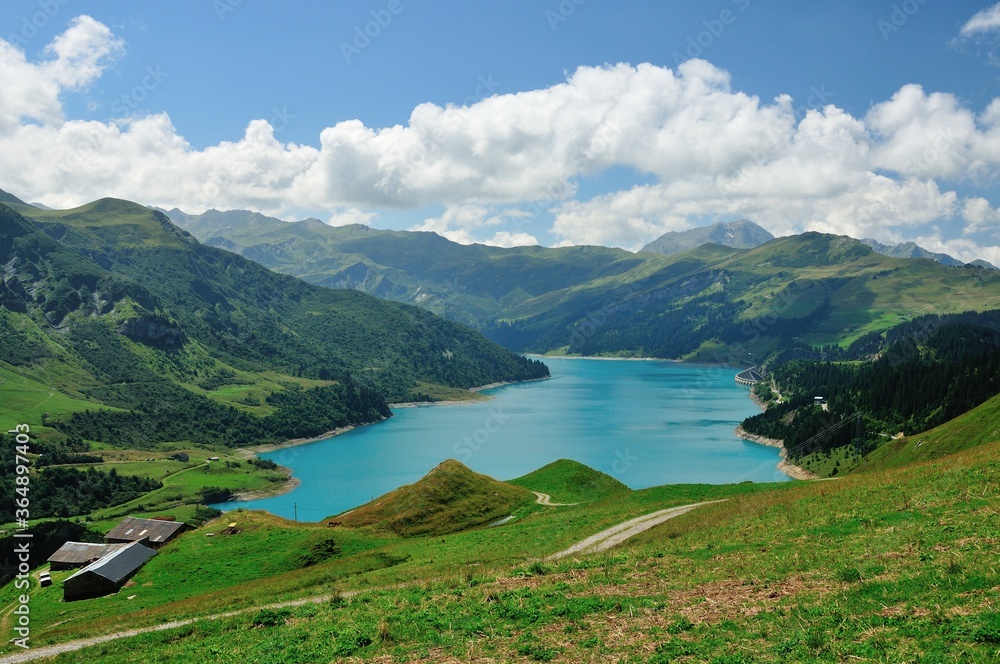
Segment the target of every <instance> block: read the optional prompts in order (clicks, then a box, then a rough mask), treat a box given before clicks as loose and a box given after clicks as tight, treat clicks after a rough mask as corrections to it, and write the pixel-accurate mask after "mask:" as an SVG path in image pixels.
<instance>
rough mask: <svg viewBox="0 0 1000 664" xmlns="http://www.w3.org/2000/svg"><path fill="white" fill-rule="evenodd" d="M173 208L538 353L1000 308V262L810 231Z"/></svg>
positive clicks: (228, 239)
mask: <svg viewBox="0 0 1000 664" xmlns="http://www.w3.org/2000/svg"><path fill="white" fill-rule="evenodd" d="M170 214H171V215H174V216H175V218H177V219H178V220H179V222H178V223H181V224H182V225H186V227H187V228H189V229H190V230H191V232H193V233H194V234H195V235H197V236H198V237H199V238H200V239H201V240H202V241H204V242H206V243H209V244H212V245H215V246H219V247H223V248H225V249H228V250H230V251H234V252H237V253H240V254H241V255H243V256H246V257H247V258H250V259H252V260H255V261H258V262H260V263H261V264H263V265H266V266H268V267H271V268H272V269H275V270H278V271H280V272H286V273H289V274H295V275H297V276H301V277H302V278H303V279H305V280H307V281H310V282H313V283H319V284H323V285H330V286H337V287H345V288H354V289H358V290H363V291H366V292H369V293H372V294H374V295H377V296H379V297H382V298H386V299H390V300H396V301H403V302H409V303H413V304H417V305H419V306H422V307H424V308H427V309H430V310H431V311H434V312H436V313H439V314H441V315H444V316H446V317H448V318H451V319H453V320H457V321H461V322H463V323H466V324H469V325H472V326H474V327H476V328H477V329H480V330H482V331H483V333H484V334H486V335H487V336H489V337H490V338H491V339H494V340H496V341H498V342H500V343H501V344H503V345H504V346H506V347H508V348H511V349H514V350H518V351H530V352H536V353H546V352H553V351H554V352H560V353H573V354H583V355H621V356H652V357H664V358H686V359H692V360H697V361H709V362H726V363H740V362H742V361H744V360H745V359H746V358H747V353H748V352H749V353H752V354H753V355H754V356H755V358H757V359H758V360H760V359H763V358H764V357H766V356H768V355H770V354H771V353H773V352H775V351H777V350H783V351H788V350H789V349H792V348H797V349H803V350H808V349H809V348H811V347H812V346H824V345H829V344H839V345H846V344H849V343H850V342H851V341H853V340H854V339H856V338H858V337H859V336H861V335H863V334H865V333H866V332H869V331H875V330H883V329H886V328H888V327H891V326H892V325H894V324H895V323H897V322H899V321H900V320H903V319H905V318H906V317H912V316H918V315H922V314H926V313H951V312H959V311H967V310H973V309H978V310H982V309H989V308H996V307H998V306H1000V273H997V272H993V271H989V270H983V269H977V268H972V267H946V266H944V265H940V264H938V263H935V262H933V261H931V260H926V259H909V258H890V257H887V256H883V255H881V254H878V253H875V252H874V251H872V250H871V248H870V247H868V246H867V245H865V244H863V243H861V242H859V241H857V240H853V239H851V238H847V237H842V236H833V235H824V234H820V233H805V234H802V235H798V236H792V237H784V238H777V239H774V240H771V241H770V242H767V243H766V244H763V245H761V246H758V247H755V248H752V249H730V248H728V247H722V246H720V245H703V246H702V247H698V248H695V249H690V250H688V251H684V252H682V253H674V254H671V255H670V256H659V255H656V254H652V253H646V252H643V253H640V254H632V253H630V252H626V251H621V250H617V249H607V248H602V247H567V248H557V249H549V248H544V247H515V248H510V249H503V248H497V247H486V246H482V245H472V246H464V245H459V244H456V243H453V242H450V241H448V240H446V239H444V238H442V237H439V236H437V235H435V234H433V233H415V232H404V231H381V230H374V229H370V228H367V227H365V226H358V225H355V226H347V227H341V228H332V227H330V226H327V225H326V224H323V223H321V222H319V221H317V220H306V221H302V222H294V223H287V222H283V221H280V220H277V219H273V218H267V217H262V216H261V215H258V214H254V213H250V212H239V211H233V212H218V211H210V212H207V213H205V214H203V215H198V216H191V215H184V214H183V213H181V212H179V211H171V212H170ZM762 239H763V238H762Z"/></svg>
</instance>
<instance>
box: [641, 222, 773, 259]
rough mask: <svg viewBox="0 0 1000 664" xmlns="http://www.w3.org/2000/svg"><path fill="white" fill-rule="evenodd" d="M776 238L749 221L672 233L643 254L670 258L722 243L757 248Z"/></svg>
mask: <svg viewBox="0 0 1000 664" xmlns="http://www.w3.org/2000/svg"><path fill="white" fill-rule="evenodd" d="M773 239H774V236H773V235H771V233H770V232H768V231H767V230H765V229H763V228H761V227H760V226H758V225H757V224H755V223H753V222H752V221H750V220H749V219H740V220H739V221H730V222H726V223H718V224H712V225H711V226H703V227H700V228H692V229H690V230H686V231H671V232H669V233H664V234H663V235H661V236H660V237H658V238H657V239H655V240H653V241H652V242H650V243H649V244H647V245H646V246H645V247H643V248H642V251H652V252H654V253H657V254H663V255H664V256H669V255H670V254H677V253H680V252H682V251H687V250H688V249H694V248H695V247H700V246H701V245H703V244H719V245H722V246H724V247H732V248H733V249H753V248H754V247H759V246H760V245H762V244H764V243H765V242H769V241H771V240H773Z"/></svg>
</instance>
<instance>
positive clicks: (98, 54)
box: [0, 16, 123, 133]
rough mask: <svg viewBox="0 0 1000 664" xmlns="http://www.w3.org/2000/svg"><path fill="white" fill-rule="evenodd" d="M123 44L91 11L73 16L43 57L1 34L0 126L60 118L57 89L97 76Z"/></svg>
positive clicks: (75, 87) (51, 121)
mask: <svg viewBox="0 0 1000 664" xmlns="http://www.w3.org/2000/svg"><path fill="white" fill-rule="evenodd" d="M122 49H123V45H122V42H121V40H119V39H117V38H116V37H114V36H113V35H112V34H111V31H110V30H109V29H108V28H107V26H105V25H103V24H101V23H99V22H98V21H95V20H94V19H92V18H91V17H89V16H80V17H78V18H76V19H74V20H73V22H72V23H71V24H70V26H69V28H68V29H67V30H66V31H65V32H64V33H62V34H61V35H59V36H58V37H57V38H56V39H55V40H54V41H53V42H52V43H51V44H49V45H48V46H47V47H46V49H45V57H46V59H45V60H43V61H42V62H39V63H31V62H28V61H27V59H26V58H25V55H24V52H23V51H21V50H20V49H18V48H17V47H16V46H14V45H13V44H10V43H8V42H6V41H3V40H0V81H3V86H0V132H4V133H7V132H8V131H11V130H12V129H14V128H15V127H17V126H18V124H20V123H21V122H22V121H24V120H29V121H34V122H39V123H44V124H56V123H59V122H61V121H62V120H63V111H62V103H61V102H60V101H59V95H60V94H61V93H62V92H63V91H64V90H78V89H80V88H82V87H85V86H86V85H88V84H90V83H91V82H93V81H94V80H95V79H96V78H97V77H98V76H100V75H101V73H102V72H103V71H104V68H105V67H106V66H107V64H108V63H109V62H110V61H111V60H113V58H114V57H115V56H117V55H118V54H120V53H121V51H122Z"/></svg>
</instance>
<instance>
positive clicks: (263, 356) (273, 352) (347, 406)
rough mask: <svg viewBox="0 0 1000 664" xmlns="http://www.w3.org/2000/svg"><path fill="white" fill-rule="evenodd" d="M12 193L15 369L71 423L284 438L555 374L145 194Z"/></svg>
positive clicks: (230, 440) (5, 330) (89, 428)
mask: <svg viewBox="0 0 1000 664" xmlns="http://www.w3.org/2000/svg"><path fill="white" fill-rule="evenodd" d="M4 201H5V202H4V203H0V265H2V266H3V268H2V270H3V271H2V277H3V278H2V281H0V305H2V306H0V330H2V335H0V358H2V361H0V378H3V379H5V381H6V382H7V383H8V386H11V385H17V386H18V389H19V390H20V391H21V393H22V394H21V395H20V397H19V400H21V401H23V402H24V403H31V402H32V401H33V400H34V399H35V397H37V398H38V401H39V402H42V403H45V402H48V405H49V406H50V408H47V409H46V410H45V412H43V413H40V414H39V416H45V418H46V421H47V422H48V423H49V424H50V425H52V426H54V427H55V428H58V429H61V430H63V431H64V432H65V433H68V434H73V433H81V434H82V433H84V432H85V433H86V436H87V438H89V439H91V440H98V441H116V442H128V443H131V445H130V446H133V447H143V446H145V445H150V444H152V443H153V442H154V441H162V440H190V441H194V442H203V443H221V444H226V445H241V444H246V443H250V442H266V441H268V440H271V441H277V440H284V439H287V438H289V437H304V436H315V435H318V434H321V433H323V432H325V431H329V430H331V429H333V428H336V427H340V426H346V425H350V424H358V423H363V422H370V421H373V420H377V419H380V418H383V417H387V416H388V415H389V414H390V412H389V409H388V407H387V405H386V404H387V402H390V401H409V400H414V399H416V400H421V399H431V398H435V397H434V395H454V394H458V393H459V392H460V391H461V390H464V389H466V388H471V387H475V386H479V385H484V384H488V383H494V382H500V381H511V380H522V379H526V378H538V377H543V376H545V375H547V374H548V371H547V369H546V368H545V367H544V365H542V364H541V363H540V362H537V361H534V360H529V359H526V358H523V357H521V356H519V355H515V354H513V353H511V352H509V351H507V350H505V349H503V348H501V347H500V346H498V345H496V344H495V343H493V342H490V341H488V340H487V339H485V338H484V337H483V336H482V335H481V334H479V333H477V332H474V331H473V330H471V329H469V328H467V327H464V326H461V325H458V324H456V323H453V322H450V321H447V320H445V319H442V318H440V317H437V316H435V315H433V314H432V313H430V312H428V311H426V310H424V309H421V308H419V307H414V306H408V305H404V304H399V303H395V302H389V301H386V300H380V299H378V298H375V297H371V296H369V295H366V294H364V293H361V292H358V291H356V290H350V289H344V290H333V289H328V288H323V287H320V286H315V285H312V284H308V283H306V282H304V281H301V280H299V279H296V278H294V277H290V276H287V275H281V274H277V273H274V272H271V271H270V270H268V269H266V268H264V267H261V266H260V265H258V264H257V263H254V262H252V261H250V260H247V259H245V258H243V257H241V256H238V255H236V254H233V253H231V252H227V251H223V250H221V249H217V248H212V247H207V246H205V245H202V244H201V243H199V242H198V241H197V240H196V239H195V238H194V237H193V236H192V235H190V234H189V233H187V232H185V231H183V230H181V229H179V228H178V227H176V226H175V225H174V224H172V223H171V222H170V220H169V219H167V218H166V217H165V216H163V215H162V214H161V213H159V212H156V211H153V210H150V209H148V208H145V207H143V206H140V205H137V204H135V203H130V202H128V201H121V200H115V199H101V200H99V201H95V202H93V203H90V204H88V205H84V206H82V207H79V208H75V209H72V210H61V211H50V210H40V209H38V208H34V207H32V206H29V205H27V204H24V203H23V202H20V201H18V200H17V199H16V198H15V197H13V196H10V195H7V196H5V197H4ZM46 394H47V395H48V397H45V395H46ZM53 396H56V398H55V399H52V400H51V401H49V398H50V397H53ZM6 415H7V416H14V413H7V414H6Z"/></svg>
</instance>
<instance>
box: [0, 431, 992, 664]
mask: <svg viewBox="0 0 1000 664" xmlns="http://www.w3.org/2000/svg"><path fill="white" fill-rule="evenodd" d="M998 452H1000V447H998V443H991V444H987V445H984V446H981V447H977V448H974V449H969V450H964V451H962V452H959V453H956V454H953V455H949V456H946V457H942V458H939V459H936V460H935V461H933V462H923V463H918V464H913V465H906V466H903V467H900V468H894V469H889V470H881V471H874V472H871V473H863V474H859V475H853V476H848V477H845V478H842V479H840V480H838V481H836V482H798V483H784V484H782V485H778V486H773V485H771V486H767V485H762V486H757V485H745V486H739V487H703V488H701V489H700V490H697V489H695V488H693V487H688V488H681V487H678V488H676V489H674V488H671V487H658V488H656V489H650V490H646V491H642V492H632V493H631V494H624V495H612V496H609V497H608V498H606V499H604V500H601V501H597V502H595V503H591V504H589V505H580V506H574V507H565V508H557V509H544V510H535V511H532V512H530V513H527V514H525V515H524V516H523V518H519V519H517V520H515V521H512V522H510V523H508V524H505V525H504V526H503V527H498V528H487V529H473V530H468V531H463V532H458V533H453V534H450V535H448V536H447V537H446V538H441V537H440V536H424V537H421V536H416V537H409V538H400V537H398V536H396V535H394V534H392V533H387V534H384V535H382V536H381V537H379V536H373V535H372V534H370V533H368V532H366V531H365V530H357V529H347V528H343V527H338V528H328V527H326V526H317V525H315V524H292V523H290V522H287V521H283V520H280V519H275V518H274V517H270V516H268V515H264V514H260V513H248V512H234V513H231V515H229V516H227V518H226V519H225V520H224V521H222V522H217V523H214V524H209V525H208V526H206V527H205V528H203V529H201V530H198V531H195V532H192V533H188V534H185V535H183V536H182V537H181V538H179V540H177V541H176V542H174V543H171V544H170V545H168V546H167V547H165V548H164V549H163V550H162V551H161V554H160V555H159V556H157V557H156V558H154V559H153V560H151V561H150V563H149V564H147V566H146V567H145V568H144V569H143V570H141V571H140V572H139V574H138V575H137V576H136V577H135V579H134V582H135V585H134V586H132V587H130V588H129V589H127V590H126V591H125V592H120V593H118V594H117V595H113V596H110V597H108V598H104V599H98V600H87V601H82V602H75V603H73V605H71V606H70V605H66V604H65V603H62V602H60V601H59V600H58V597H59V595H60V593H59V592H58V582H59V581H61V580H62V579H63V578H65V576H66V575H68V573H66V572H56V573H55V574H54V575H53V576H54V577H55V580H56V584H57V585H56V586H54V587H53V588H54V589H55V591H54V592H53V591H52V590H53V589H41V590H35V591H34V594H33V597H32V611H33V613H32V618H33V620H34V621H37V625H38V627H37V631H36V632H33V641H32V645H33V647H34V648H41V647H44V646H45V645H47V644H52V643H61V642H65V641H68V640H71V639H73V638H78V637H82V636H90V635H99V634H106V633H111V632H115V631H119V630H122V629H124V628H125V627H129V628H136V627H142V626H146V625H150V626H156V625H163V623H165V622H167V621H169V620H176V619H179V618H187V617H196V616H205V615H211V614H219V613H223V612H232V611H235V613H228V614H227V615H224V616H222V617H218V618H216V619H212V620H205V621H201V622H196V623H194V624H187V625H179V626H174V627H167V628H166V629H163V630H159V631H156V632H150V633H146V634H140V635H137V636H129V637H125V638H121V639H117V640H112V641H109V642H106V643H102V644H99V645H96V646H91V647H89V648H84V649H82V650H79V651H76V652H71V653H67V654H64V655H61V656H59V657H57V658H55V659H54V660H53V661H57V662H73V661H101V662H104V663H107V664H123V663H126V662H129V663H131V662H143V661H149V660H150V659H151V658H156V659H158V660H161V661H172V662H181V663H183V662H196V661H202V660H203V659H204V658H205V656H206V655H209V654H210V655H211V657H212V658H213V659H214V660H217V661H219V662H244V661H332V660H337V659H346V658H356V659H357V660H358V661H390V660H392V661H414V660H421V659H422V660H427V661H475V660H477V659H491V660H494V661H575V660H580V661H608V660H609V659H612V658H618V659H619V660H623V661H637V662H653V663H659V662H669V661H696V662H701V661H705V662H751V661H752V662H789V661H794V662H825V661H885V662H896V661H900V662H902V661H944V662H951V661H956V662H958V661H961V662H972V663H974V664H975V663H980V662H983V663H985V662H992V661H995V659H996V653H997V647H998V643H1000V614H998V612H997V610H996V597H997V595H996V593H997V590H996V588H997V585H998V584H1000V577H998V575H997V570H996V569H995V567H996V565H995V562H994V561H995V559H996V554H997V553H998V552H997V544H996V541H997V534H998V533H997V531H996V527H995V525H994V524H993V523H992V522H991V521H990V520H989V518H988V515H989V514H990V513H991V512H992V510H993V507H994V505H995V502H996V499H997V495H996V487H997V486H998V479H1000V463H998V462H997V453H998ZM711 498H716V499H718V498H728V500H726V501H725V502H721V503H716V504H714V505H708V506H703V507H701V508H698V509H696V510H694V511H692V512H690V513H688V514H686V515H683V516H680V517H677V518H675V519H672V520H670V521H667V522H665V523H663V524H662V525H660V526H657V527H655V528H653V529H651V530H647V531H646V532H644V533H642V534H639V535H637V536H636V537H634V538H632V539H630V540H628V541H627V542H626V543H624V544H621V545H619V546H618V547H616V548H614V549H612V550H611V551H609V552H607V553H601V554H594V555H586V556H570V557H567V558H564V559H561V560H559V561H558V562H540V561H539V560H538V559H539V558H541V557H544V556H546V555H548V554H551V553H554V552H556V551H559V550H561V549H562V548H564V547H565V546H566V545H567V544H568V543H570V542H573V541H579V540H581V539H583V538H584V537H587V536H588V535H591V534H593V533H595V532H597V531H599V530H601V529H603V528H606V527H607V526H608V525H612V524H614V523H616V522H620V521H622V520H623V519H625V518H628V517H629V516H635V515H638V514H645V513H649V512H652V511H654V510H657V509H662V508H665V507H669V506H672V505H678V504H684V503H690V502H695V501H697V500H706V499H711ZM230 520H231V521H232V522H234V523H235V524H236V526H235V528H232V529H231V528H227V527H226V521H230ZM208 533H211V534H212V535H213V537H206V534H208ZM2 592H3V593H4V594H3V595H2V596H0V599H3V601H4V602H7V601H9V600H8V598H9V597H10V592H11V586H9V585H8V586H6V587H4V588H3V589H2ZM273 602H285V604H271V603H273ZM2 652H3V653H5V654H6V653H12V652H13V646H12V645H9V644H8V645H5V646H3V650H2ZM269 658H270V659H269ZM276 658H277V659H276ZM625 658H627V659H625Z"/></svg>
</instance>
